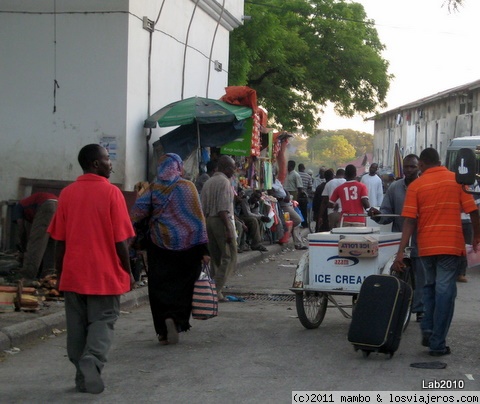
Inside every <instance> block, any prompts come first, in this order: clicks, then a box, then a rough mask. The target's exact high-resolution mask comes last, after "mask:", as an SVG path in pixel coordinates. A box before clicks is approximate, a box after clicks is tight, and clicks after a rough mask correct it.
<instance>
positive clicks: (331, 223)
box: [319, 168, 346, 230]
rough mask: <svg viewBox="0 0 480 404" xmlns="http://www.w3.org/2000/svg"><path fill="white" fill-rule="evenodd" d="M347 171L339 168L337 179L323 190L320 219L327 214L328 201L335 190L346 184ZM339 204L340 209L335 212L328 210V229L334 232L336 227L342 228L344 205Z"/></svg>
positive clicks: (331, 209)
mask: <svg viewBox="0 0 480 404" xmlns="http://www.w3.org/2000/svg"><path fill="white" fill-rule="evenodd" d="M345 181H346V180H345V169H343V168H339V169H338V170H337V172H336V174H335V178H334V179H333V180H331V181H329V182H327V184H326V185H325V188H323V192H322V202H321V205H320V213H319V217H323V214H324V212H325V209H327V207H328V200H329V199H330V197H331V196H332V194H333V191H334V190H335V188H337V187H338V186H339V185H341V184H343V183H344V182H345ZM337 204H338V209H337V210H335V209H333V208H328V227H329V228H330V230H332V229H333V228H334V227H339V226H340V220H341V217H342V215H341V212H342V205H341V203H340V201H338V202H337Z"/></svg>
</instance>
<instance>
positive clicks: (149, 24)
mask: <svg viewBox="0 0 480 404" xmlns="http://www.w3.org/2000/svg"><path fill="white" fill-rule="evenodd" d="M143 29H144V30H147V31H148V32H153V31H154V29H155V24H154V22H153V21H152V20H149V19H148V17H143Z"/></svg>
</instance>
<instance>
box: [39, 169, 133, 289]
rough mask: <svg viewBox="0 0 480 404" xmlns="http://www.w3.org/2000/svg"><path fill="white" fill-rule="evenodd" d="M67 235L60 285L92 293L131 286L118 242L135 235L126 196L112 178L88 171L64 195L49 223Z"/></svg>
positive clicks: (56, 233)
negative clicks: (118, 248)
mask: <svg viewBox="0 0 480 404" xmlns="http://www.w3.org/2000/svg"><path fill="white" fill-rule="evenodd" d="M48 232H49V233H50V235H51V237H52V238H53V239H55V240H61V241H65V248H66V249H65V256H64V259H63V271H62V276H61V280H60V290H62V291H65V292H76V293H80V294H86V295H119V294H122V293H125V292H128V291H129V290H130V276H129V275H128V274H127V272H126V271H125V270H124V269H123V268H122V266H121V264H120V259H119V258H118V255H117V253H116V248H115V243H117V242H120V241H124V240H126V239H128V238H130V237H133V236H134V235H135V232H134V230H133V227H132V224H131V222H130V217H129V215H128V211H127V206H126V203H125V198H124V197H123V195H122V193H121V191H120V190H119V189H118V188H117V187H116V186H114V185H112V184H111V183H110V182H109V181H108V179H106V178H104V177H101V176H99V175H95V174H84V175H82V176H80V177H78V178H77V181H76V182H74V183H73V184H71V185H69V186H67V187H66V188H65V189H63V191H62V192H61V194H60V197H59V199H58V208H57V212H56V214H55V216H54V218H53V220H52V223H51V224H50V226H49V228H48Z"/></svg>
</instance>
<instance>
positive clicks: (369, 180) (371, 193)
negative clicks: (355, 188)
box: [360, 163, 383, 208]
mask: <svg viewBox="0 0 480 404" xmlns="http://www.w3.org/2000/svg"><path fill="white" fill-rule="evenodd" d="M377 171H378V164H377V163H372V165H371V166H370V169H369V170H368V174H365V175H364V176H363V177H362V179H361V180H360V182H362V183H364V184H365V185H366V186H367V189H368V200H369V202H370V206H374V207H377V208H378V207H380V205H381V204H382V201H383V185H382V180H381V178H380V177H379V176H378V175H377Z"/></svg>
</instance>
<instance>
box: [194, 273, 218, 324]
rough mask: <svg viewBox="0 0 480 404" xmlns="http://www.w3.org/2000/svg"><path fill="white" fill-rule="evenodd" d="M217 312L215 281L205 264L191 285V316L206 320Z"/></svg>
mask: <svg viewBox="0 0 480 404" xmlns="http://www.w3.org/2000/svg"><path fill="white" fill-rule="evenodd" d="M217 314H218V298H217V289H216V287H215V281H214V280H213V279H212V278H211V276H210V269H209V266H208V265H206V266H204V267H203V268H202V273H201V274H200V276H199V278H198V279H197V280H196V281H195V285H194V287H193V298H192V317H193V318H194V319H196V320H207V319H209V318H212V317H215V316H217Z"/></svg>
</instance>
